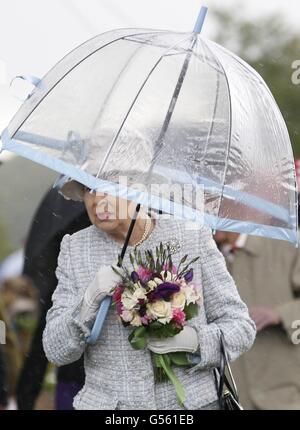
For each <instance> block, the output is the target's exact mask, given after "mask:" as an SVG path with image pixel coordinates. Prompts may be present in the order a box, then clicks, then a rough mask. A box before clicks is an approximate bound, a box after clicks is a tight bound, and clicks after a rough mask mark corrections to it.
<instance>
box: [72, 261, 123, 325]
mask: <svg viewBox="0 0 300 430" xmlns="http://www.w3.org/2000/svg"><path fill="white" fill-rule="evenodd" d="M120 281H121V276H119V275H118V274H117V273H115V272H114V271H113V269H112V268H111V266H103V267H101V268H100V269H99V270H98V272H97V273H96V276H95V278H94V279H93V281H92V282H91V283H90V285H89V286H88V287H87V289H86V291H85V293H84V297H83V302H82V305H81V309H80V318H81V319H82V320H83V321H84V322H87V321H89V320H90V319H91V318H94V317H95V315H96V313H97V311H98V309H99V306H100V303H101V302H102V300H103V299H104V298H105V297H106V296H109V295H112V293H113V289H114V287H115V285H116V284H117V283H118V282H120Z"/></svg>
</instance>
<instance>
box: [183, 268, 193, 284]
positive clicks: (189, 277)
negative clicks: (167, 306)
mask: <svg viewBox="0 0 300 430" xmlns="http://www.w3.org/2000/svg"><path fill="white" fill-rule="evenodd" d="M193 277H194V271H193V269H190V270H188V271H187V272H186V274H185V275H184V279H185V280H186V282H191V281H192V280H193Z"/></svg>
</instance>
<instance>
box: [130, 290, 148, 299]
mask: <svg viewBox="0 0 300 430" xmlns="http://www.w3.org/2000/svg"><path fill="white" fill-rule="evenodd" d="M133 297H134V298H136V300H146V299H147V297H146V294H145V290H144V288H143V287H140V288H137V289H136V290H135V292H134V293H133Z"/></svg>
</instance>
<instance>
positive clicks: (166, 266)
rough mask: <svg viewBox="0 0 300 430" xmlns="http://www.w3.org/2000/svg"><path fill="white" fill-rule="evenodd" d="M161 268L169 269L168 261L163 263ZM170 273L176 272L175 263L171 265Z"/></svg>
mask: <svg viewBox="0 0 300 430" xmlns="http://www.w3.org/2000/svg"><path fill="white" fill-rule="evenodd" d="M163 269H164V270H169V271H171V270H170V269H169V263H166V264H164V265H163ZM172 273H173V274H175V273H177V268H176V266H175V264H173V265H172Z"/></svg>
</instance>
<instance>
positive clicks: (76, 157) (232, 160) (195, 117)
mask: <svg viewBox="0 0 300 430" xmlns="http://www.w3.org/2000/svg"><path fill="white" fill-rule="evenodd" d="M205 12H206V10H205V8H202V9H201V11H200V15H199V18H198V20H197V23H196V26H195V29H194V31H193V32H187V33H183V32H171V31H160V30H152V29H118V30H114V31H110V32H107V33H104V34H101V35H99V36H96V37H95V38H93V39H91V40H89V41H87V42H86V43H84V44H82V45H81V46H79V47H78V48H76V49H75V50H73V51H72V52H71V53H69V54H68V55H67V56H66V57H64V58H63V59H62V60H61V61H60V62H59V63H58V64H57V65H56V66H54V67H53V69H51V70H50V71H49V72H48V73H47V74H46V76H45V77H44V78H43V79H42V80H41V81H40V82H38V83H37V85H36V88H35V89H34V91H33V92H32V93H31V95H30V96H29V98H28V99H27V100H26V101H25V102H24V104H23V105H22V107H21V108H20V110H19V111H18V112H17V114H16V115H15V117H14V118H13V119H12V121H11V122H10V124H9V125H8V127H7V128H6V129H5V130H4V131H3V133H2V136H1V137H2V141H3V149H6V150H9V151H13V152H15V153H17V154H20V155H23V156H24V157H27V158H30V159H32V160H34V161H37V162H38V163H41V164H44V165H46V166H48V167H50V168H52V169H54V170H56V171H58V172H60V173H63V174H64V175H66V176H67V177H69V178H73V179H75V180H77V181H79V182H81V183H83V184H85V185H86V186H87V187H89V188H92V189H98V190H101V191H102V192H107V193H110V194H112V195H119V196H126V198H127V199H129V200H132V201H135V202H136V203H138V204H145V205H148V206H151V207H152V208H154V209H159V210H162V211H164V212H167V213H171V214H172V215H174V216H177V217H180V218H184V219H191V220H194V221H204V222H205V223H206V224H207V225H209V226H210V227H211V228H212V229H219V230H228V231H236V232H245V233H248V234H254V235H260V236H266V237H270V238H275V239H284V240H288V241H290V242H292V243H293V244H294V245H296V246H297V244H298V234H297V228H298V222H297V188H296V176H295V168H294V160H293V154H292V149H291V143H290V139H289V135H288V131H287V128H286V125H285V122H284V120H283V117H282V115H281V113H280V110H279V108H278V106H277V104H276V102H275V100H274V98H273V96H272V94H271V92H270V90H269V89H268V87H267V85H266V83H265V82H264V80H263V79H262V77H261V76H260V75H259V74H258V73H257V72H256V71H255V70H254V69H253V68H251V67H250V66H249V65H248V64H247V63H246V62H244V61H243V60H242V59H241V58H239V57H237V56H236V55H234V54H233V53H231V52H229V51H228V50H226V49H225V48H223V47H222V46H220V45H218V44H216V43H214V42H212V41H210V40H207V39H205V38H203V37H202V36H201V35H200V30H201V26H202V23H203V19H204V16H205ZM111 171H114V172H116V171H117V172H119V174H120V175H123V174H125V175H126V173H128V171H133V172H135V174H134V178H133V179H134V180H135V181H136V182H137V183H141V184H143V185H144V188H143V190H141V189H137V188H136V187H132V186H123V187H122V186H120V184H119V186H118V187H116V186H115V185H116V182H115V181H114V179H113V178H114V177H115V176H114V175H112V176H110V172H111ZM153 183H154V184H157V183H159V184H160V185H163V184H167V185H168V186H176V187H177V188H176V189H177V192H176V193H171V197H168V196H165V195H161V191H160V189H161V187H153V186H152V185H153ZM187 185H188V186H189V190H192V193H190V192H189V193H185V189H186V187H187ZM178 189H179V191H180V190H181V192H178ZM199 190H201V191H202V192H203V193H202V194H201V197H202V198H200V199H199V198H197V196H198V195H199ZM195 195H197V196H196V197H195Z"/></svg>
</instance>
